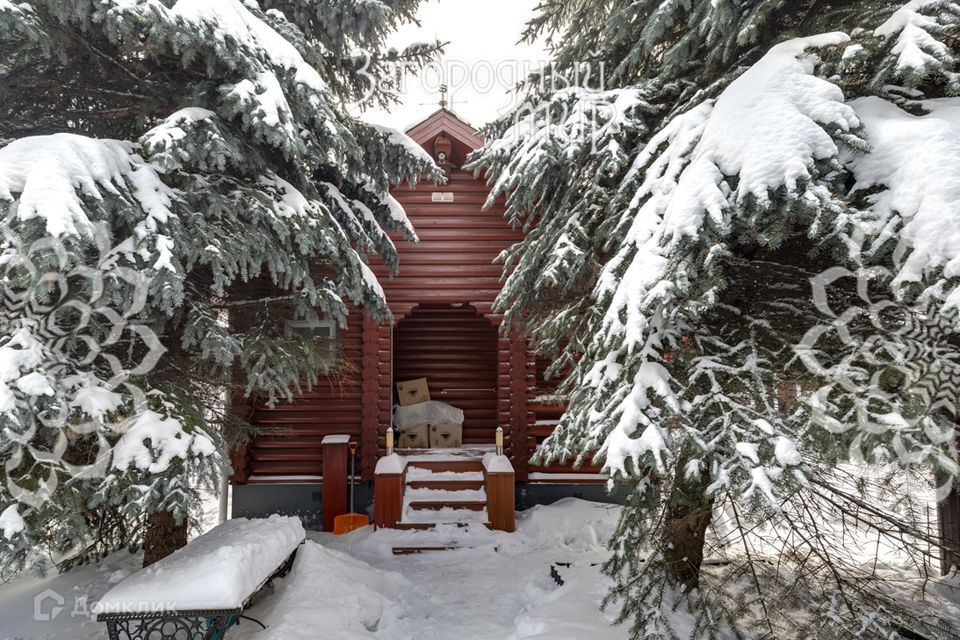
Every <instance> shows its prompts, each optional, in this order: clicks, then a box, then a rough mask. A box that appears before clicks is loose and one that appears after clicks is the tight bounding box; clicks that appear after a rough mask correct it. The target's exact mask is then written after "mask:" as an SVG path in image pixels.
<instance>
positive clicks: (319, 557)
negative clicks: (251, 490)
mask: <svg viewBox="0 0 960 640" xmlns="http://www.w3.org/2000/svg"><path fill="white" fill-rule="evenodd" d="M619 514H620V508H619V507H616V506H611V505H604V504H597V503H592V502H586V501H583V500H576V499H572V498H571V499H566V500H562V501H560V502H558V503H556V504H554V505H551V506H548V507H543V506H540V507H534V508H533V509H530V510H529V511H526V512H522V513H520V514H519V519H518V522H517V526H518V530H517V532H516V533H515V534H507V533H502V532H496V531H488V530H487V529H486V528H485V527H470V528H469V529H466V530H464V529H457V528H455V527H452V526H449V527H440V528H438V529H437V530H435V531H429V532H422V531H421V532H412V531H390V530H380V531H373V529H372V527H367V528H365V529H361V530H359V531H356V532H353V533H351V534H348V535H346V536H333V535H331V534H323V533H315V534H310V538H311V539H312V541H313V543H314V544H310V543H308V545H307V546H305V547H304V548H303V549H302V550H301V551H302V553H303V556H302V557H300V556H298V561H297V566H296V568H295V570H294V571H293V573H292V574H291V576H290V577H289V578H288V579H287V580H285V581H284V583H283V584H282V585H281V586H280V587H279V588H278V590H277V592H276V593H275V594H274V595H272V596H270V597H269V598H268V599H266V600H264V601H263V602H262V603H261V604H260V605H259V606H258V607H257V608H256V609H255V610H251V612H250V615H252V616H253V617H255V618H257V619H258V620H261V621H262V622H264V623H265V624H267V625H268V630H267V631H262V630H260V629H259V627H257V626H256V625H253V624H244V625H243V626H242V627H241V628H240V629H238V630H237V631H239V633H237V635H236V638H237V640H300V638H303V639H304V640H306V639H307V638H309V639H310V640H315V639H325V638H331V639H333V638H338V639H339V638H347V639H351V640H352V639H354V638H383V639H384V640H401V639H408V638H417V639H418V640H430V639H437V640H448V639H450V638H469V639H470V640H487V639H489V640H521V639H527V638H550V639H551V640H566V639H570V640H573V639H584V638H591V639H597V640H607V639H610V640H613V639H621V638H626V637H627V630H626V629H625V628H623V627H611V626H610V622H611V621H612V619H613V617H614V612H608V613H602V612H601V611H599V604H600V601H601V599H602V598H603V596H604V595H605V594H606V592H607V589H608V586H609V583H608V580H607V578H605V577H603V576H602V575H601V574H600V570H599V567H598V566H591V565H592V564H594V563H598V562H601V561H602V560H603V559H605V558H606V557H607V552H606V550H605V549H604V542H605V541H606V539H607V538H608V537H609V536H610V535H611V533H612V532H613V528H614V526H615V524H616V521H617V518H618V517H619ZM454 540H456V541H457V542H458V543H459V544H460V545H462V546H464V547H470V548H463V549H457V550H454V551H442V552H430V553H423V554H418V555H407V556H394V555H393V553H392V548H393V546H395V545H401V546H402V545H411V546H412V545H430V544H436V545H441V544H448V543H451V542H454ZM321 545H322V546H321ZM555 562H571V563H574V564H573V567H571V568H569V569H566V568H565V569H562V570H561V571H562V575H563V576H564V579H565V580H566V584H565V585H564V586H562V587H561V586H558V585H557V584H556V582H554V580H553V579H552V578H551V577H550V566H551V564H553V563H555ZM372 612H378V613H379V615H377V616H373V615H371V613H372ZM292 614H296V615H297V617H298V618H299V620H297V621H293V620H289V619H288V618H289V617H290V616H291V615H292Z"/></svg>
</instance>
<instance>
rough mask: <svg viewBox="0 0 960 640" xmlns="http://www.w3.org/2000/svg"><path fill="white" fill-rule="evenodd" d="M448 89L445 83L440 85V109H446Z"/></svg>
mask: <svg viewBox="0 0 960 640" xmlns="http://www.w3.org/2000/svg"><path fill="white" fill-rule="evenodd" d="M449 90H450V89H449V88H448V87H447V85H446V83H444V84H441V85H440V108H441V109H446V108H447V92H448V91H449Z"/></svg>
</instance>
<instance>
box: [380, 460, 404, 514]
mask: <svg viewBox="0 0 960 640" xmlns="http://www.w3.org/2000/svg"><path fill="white" fill-rule="evenodd" d="M404 467H405V465H404V462H403V459H402V458H401V457H400V456H398V455H397V454H395V453H394V454H392V455H389V456H384V457H382V458H380V460H378V461H377V468H376V472H375V473H374V480H373V524H374V527H375V528H377V529H394V528H396V526H397V524H398V523H399V522H400V520H401V519H402V518H403V485H404V482H403V478H404Z"/></svg>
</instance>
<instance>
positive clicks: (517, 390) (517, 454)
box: [510, 331, 535, 482]
mask: <svg viewBox="0 0 960 640" xmlns="http://www.w3.org/2000/svg"><path fill="white" fill-rule="evenodd" d="M529 369H530V358H529V357H528V354H527V341H526V339H525V338H524V337H523V335H521V334H520V332H518V331H514V332H513V333H512V334H511V335H510V446H511V450H512V451H511V453H512V455H511V458H512V459H513V466H514V468H515V469H516V475H517V480H519V481H520V482H526V481H527V465H528V462H529V460H530V447H529V444H528V443H527V430H528V426H529V422H530V416H528V413H529V412H528V410H527V409H528V400H529V395H530V387H531V386H532V384H531V383H532V382H533V381H532V380H528V377H529ZM534 373H535V372H534Z"/></svg>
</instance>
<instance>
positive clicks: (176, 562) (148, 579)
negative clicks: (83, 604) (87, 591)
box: [93, 515, 306, 614]
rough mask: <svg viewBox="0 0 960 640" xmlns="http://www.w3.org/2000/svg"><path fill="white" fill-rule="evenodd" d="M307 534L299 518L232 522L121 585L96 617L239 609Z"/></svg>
mask: <svg viewBox="0 0 960 640" xmlns="http://www.w3.org/2000/svg"><path fill="white" fill-rule="evenodd" d="M305 535H306V534H305V532H304V530H303V526H302V525H301V524H300V520H299V519H298V518H294V517H288V516H277V515H274V516H271V517H269V518H266V519H255V520H247V519H245V518H239V519H236V520H228V521H227V522H224V523H223V524H221V525H220V526H218V527H215V528H214V529H212V530H210V531H209V532H207V533H205V534H204V535H202V536H200V537H199V538H197V539H196V540H194V541H193V542H191V543H190V544H188V545H187V546H186V547H183V548H182V549H179V550H178V551H176V552H174V553H173V554H172V555H169V556H167V557H166V558H164V559H163V560H160V561H159V562H156V563H154V564H152V565H150V566H149V567H146V568H145V569H141V570H140V571H138V572H137V573H135V574H133V575H132V576H131V577H129V578H127V579H126V580H124V581H123V582H121V583H120V584H118V585H117V586H115V587H114V588H113V589H111V590H110V591H108V592H107V593H106V595H104V596H103V598H101V599H100V601H99V602H98V603H97V604H96V605H95V606H94V608H93V613H95V614H104V613H147V612H160V611H185V610H197V609H238V608H240V607H242V606H243V605H244V603H245V602H246V600H247V598H249V596H251V595H252V594H253V593H255V592H256V591H257V590H258V589H259V588H260V586H262V585H263V584H264V583H265V582H266V581H267V579H268V578H269V577H270V576H271V575H272V574H273V573H274V571H276V570H277V569H278V568H279V567H280V565H282V564H283V562H284V561H285V560H286V559H287V558H288V557H289V556H290V554H291V553H293V551H294V550H295V549H296V548H297V546H298V545H299V544H300V543H301V542H302V541H303V540H304V537H305Z"/></svg>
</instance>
